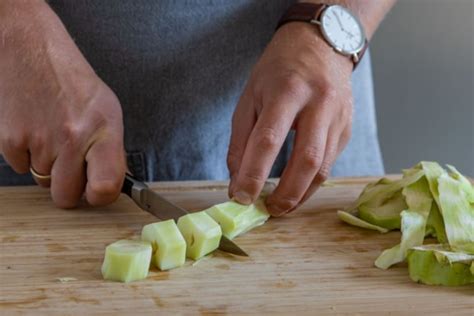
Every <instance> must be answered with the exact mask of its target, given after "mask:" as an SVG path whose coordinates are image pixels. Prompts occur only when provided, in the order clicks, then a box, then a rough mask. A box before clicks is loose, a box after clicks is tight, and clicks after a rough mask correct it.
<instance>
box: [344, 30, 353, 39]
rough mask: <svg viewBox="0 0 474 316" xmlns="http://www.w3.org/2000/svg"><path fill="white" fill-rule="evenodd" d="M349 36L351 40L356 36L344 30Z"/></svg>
mask: <svg viewBox="0 0 474 316" xmlns="http://www.w3.org/2000/svg"><path fill="white" fill-rule="evenodd" d="M343 31H344V32H345V33H346V34H347V35H349V37H350V38H353V37H354V34H352V33H351V32H349V31H346V30H343Z"/></svg>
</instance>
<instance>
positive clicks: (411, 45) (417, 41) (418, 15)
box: [371, 0, 474, 176]
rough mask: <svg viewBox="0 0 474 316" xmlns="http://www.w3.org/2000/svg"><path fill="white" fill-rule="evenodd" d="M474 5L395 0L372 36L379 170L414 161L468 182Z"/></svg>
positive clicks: (473, 158)
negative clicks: (449, 167)
mask: <svg viewBox="0 0 474 316" xmlns="http://www.w3.org/2000/svg"><path fill="white" fill-rule="evenodd" d="M473 16H474V0H450V1H447V0H399V1H398V3H397V4H396V5H395V7H394V8H393V10H392V11H391V13H390V14H389V15H388V16H387V17H386V19H385V21H384V22H383V24H382V25H381V27H380V28H379V30H378V31H377V33H376V35H375V36H374V38H373V41H372V44H371V47H372V57H373V67H374V70H373V71H374V81H375V97H376V102H377V117H378V124H379V137H380V144H381V147H382V153H383V157H384V161H385V167H386V171H387V172H389V173H394V172H399V171H400V169H401V168H406V167H408V166H411V165H413V164H415V163H416V162H418V161H420V160H437V161H439V162H441V163H451V164H453V165H455V166H456V167H458V169H459V170H460V171H461V172H463V173H465V174H467V175H470V176H474V127H473V126H474V96H473V90H474V83H473V76H474V18H473Z"/></svg>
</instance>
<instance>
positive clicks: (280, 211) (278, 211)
mask: <svg viewBox="0 0 474 316" xmlns="http://www.w3.org/2000/svg"><path fill="white" fill-rule="evenodd" d="M267 209H268V211H269V212H270V214H272V216H275V217H278V216H282V215H285V214H286V213H287V212H288V210H287V209H284V208H282V207H280V206H278V205H276V204H269V205H267Z"/></svg>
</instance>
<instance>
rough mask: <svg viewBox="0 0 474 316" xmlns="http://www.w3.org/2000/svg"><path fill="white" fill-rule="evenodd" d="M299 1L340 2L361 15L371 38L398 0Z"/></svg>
mask: <svg viewBox="0 0 474 316" xmlns="http://www.w3.org/2000/svg"><path fill="white" fill-rule="evenodd" d="M299 2H313V3H325V4H339V5H342V6H344V7H346V8H348V9H350V10H351V11H352V12H354V13H355V14H356V15H357V16H358V17H359V19H360V21H361V23H362V24H363V25H364V29H365V32H366V35H367V38H369V39H370V38H371V37H372V35H373V34H374V33H375V31H376V29H377V27H378V26H379V24H380V22H382V20H383V18H384V16H385V14H387V13H388V11H390V9H391V8H392V6H393V5H394V4H395V2H396V0H301V1H299Z"/></svg>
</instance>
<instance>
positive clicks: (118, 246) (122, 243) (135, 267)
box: [102, 240, 152, 283]
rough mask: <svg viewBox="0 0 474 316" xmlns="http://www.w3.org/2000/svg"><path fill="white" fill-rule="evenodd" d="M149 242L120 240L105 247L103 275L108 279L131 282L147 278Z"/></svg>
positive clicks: (149, 258)
mask: <svg viewBox="0 0 474 316" xmlns="http://www.w3.org/2000/svg"><path fill="white" fill-rule="evenodd" d="M151 253H152V247H151V244H150V243H149V242H145V241H138V240H119V241H116V242H114V243H112V244H110V245H108V246H107V247H106V248H105V258H104V262H103V264H102V276H103V277H104V279H106V280H113V281H121V282H126V283H127V282H130V281H135V280H141V279H145V278H146V277H147V275H148V269H149V268H150V261H151Z"/></svg>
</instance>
